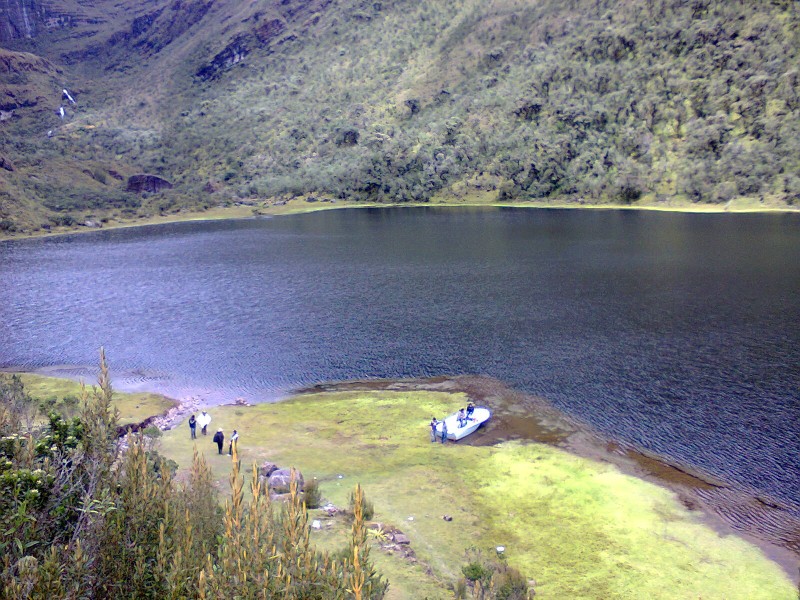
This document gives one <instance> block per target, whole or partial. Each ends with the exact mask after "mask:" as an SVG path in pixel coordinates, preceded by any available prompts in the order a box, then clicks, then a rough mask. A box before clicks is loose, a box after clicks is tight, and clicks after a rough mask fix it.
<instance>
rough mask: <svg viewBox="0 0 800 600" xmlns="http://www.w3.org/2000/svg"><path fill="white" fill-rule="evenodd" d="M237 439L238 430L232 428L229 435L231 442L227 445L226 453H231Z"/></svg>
mask: <svg viewBox="0 0 800 600" xmlns="http://www.w3.org/2000/svg"><path fill="white" fill-rule="evenodd" d="M238 441H239V432H238V431H236V430H235V429H234V430H233V435H231V443H230V445H229V446H228V454H229V455H232V454H233V447H234V446H235V445H236V442H238Z"/></svg>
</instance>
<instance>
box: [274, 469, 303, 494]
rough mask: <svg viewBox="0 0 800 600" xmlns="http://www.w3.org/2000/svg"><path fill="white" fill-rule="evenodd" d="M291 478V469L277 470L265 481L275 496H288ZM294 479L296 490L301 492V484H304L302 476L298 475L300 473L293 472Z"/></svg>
mask: <svg viewBox="0 0 800 600" xmlns="http://www.w3.org/2000/svg"><path fill="white" fill-rule="evenodd" d="M291 478H292V470H291V469H278V470H277V471H274V472H273V473H272V474H271V475H270V476H269V479H268V480H267V484H268V485H269V490H270V492H272V493H275V494H288V493H289V484H290V482H291ZM295 478H296V479H297V489H298V490H302V489H303V484H304V483H305V481H304V480H303V474H302V473H300V471H295Z"/></svg>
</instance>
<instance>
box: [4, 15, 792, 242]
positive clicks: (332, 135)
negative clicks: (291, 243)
mask: <svg viewBox="0 0 800 600" xmlns="http://www.w3.org/2000/svg"><path fill="white" fill-rule="evenodd" d="M18 1H19V0H18ZM63 4H64V7H63V9H64V12H65V13H68V14H70V15H72V16H71V19H72V20H71V21H70V20H69V19H66V17H63V16H62V17H60V18H61V19H62V20H61V21H55V23H56V25H52V23H53V21H52V19H53V18H54V17H53V16H52V15H48V13H47V11H46V10H44V9H43V11H42V15H43V16H42V17H41V18H42V19H44V20H45V21H46V20H47V19H48V18H49V19H50V21H48V22H50V23H51V25H50V26H49V27H45V26H41V27H39V29H38V30H37V31H38V33H37V36H36V37H34V38H32V39H24V40H13V41H11V42H9V44H8V45H9V46H10V47H11V49H12V50H15V51H30V52H34V53H36V54H38V55H40V56H42V57H45V58H47V59H48V60H49V61H50V63H51V64H53V65H55V67H54V68H56V69H59V73H58V76H57V77H55V79H54V80H53V82H52V84H51V85H50V87H51V88H52V94H53V96H52V97H50V98H48V99H47V101H44V100H42V101H41V102H40V103H39V106H38V108H37V107H31V106H23V105H22V104H20V103H14V102H12V101H8V102H6V103H5V104H4V106H0V108H2V109H3V110H4V111H6V112H11V113H13V115H12V116H11V117H10V118H8V119H5V120H3V121H2V122H0V128H2V130H3V144H2V148H0V155H1V156H3V157H5V158H6V159H7V161H9V162H10V163H11V164H13V166H14V170H13V171H8V170H2V169H0V177H2V180H1V181H0V183H2V187H0V223H2V227H3V228H4V229H6V230H10V229H29V230H31V229H36V228H38V227H41V226H42V225H55V224H59V223H61V224H67V225H69V224H72V223H73V222H77V223H81V222H83V221H85V220H87V219H100V220H102V219H104V218H124V217H128V218H135V217H139V216H152V215H158V214H167V213H171V212H175V211H179V210H186V209H189V208H207V207H211V206H218V205H225V204H231V203H245V204H258V203H261V202H263V201H265V200H267V199H275V198H286V197H292V196H295V195H300V194H305V195H308V194H311V195H318V196H321V197H323V198H332V199H348V200H355V201H373V202H374V201H378V202H396V201H401V202H403V201H415V202H425V201H428V200H430V199H431V198H447V199H453V200H461V201H469V200H470V199H471V198H473V197H475V196H476V195H482V196H486V195H489V196H490V197H492V198H496V199H498V200H501V201H530V200H539V201H543V202H559V203H563V202H576V203H578V202H580V203H593V204H596V203H600V204H602V203H615V204H619V203H622V204H631V205H674V204H682V205H693V204H694V205H705V204H719V205H726V204H727V203H729V202H736V203H741V202H743V201H744V202H746V203H748V204H749V205H751V206H764V207H767V206H784V207H785V206H792V205H793V204H794V203H796V202H798V201H800V176H798V172H800V142H799V141H798V134H800V112H799V111H800V94H798V92H797V89H799V88H800V81H798V78H800V74H799V73H800V70H799V69H800V60H799V59H798V49H799V48H800V39H799V37H800V33H799V32H800V27H799V26H800V9H798V5H797V3H795V2H789V1H785V2H780V1H775V2H761V1H751V2H748V1H738V2H712V1H710V0H698V1H696V2H691V3H687V2H682V1H679V0H626V1H625V2H610V1H594V0H591V1H590V0H574V1H572V2H566V3H565V2H556V1H555V0H542V1H540V2H530V1H527V0H493V1H485V0H481V1H478V0H448V1H446V2H445V1H444V0H432V1H430V2H425V3H419V2H412V1H411V0H384V1H380V2H365V1H361V0H313V1H311V2H301V1H300V0H288V1H283V2H278V1H277V0H273V1H270V2H261V3H245V2H241V1H240V0H223V1H219V2H213V3H212V2H208V1H203V0H185V1H184V0H152V1H150V2H147V3H136V4H131V3H126V5H125V6H122V5H120V4H116V5H114V6H113V7H112V3H111V2H108V1H104V2H98V3H95V4H96V5H97V6H95V8H94V9H92V10H99V8H101V7H100V6H99V5H100V4H102V5H105V4H108V5H109V11H107V12H106V13H105V14H107V15H110V16H109V17H106V18H100V17H98V16H96V15H95V16H92V15H86V14H83V16H81V14H82V13H81V14H79V13H80V10H88V9H85V8H83V9H82V8H81V7H80V5H77V4H75V3H72V4H75V6H72V5H70V6H67V4H69V3H67V2H63ZM48 10H55V9H53V8H51V9H48ZM87 24H90V25H91V27H90V26H89V25H87ZM13 77H16V78H18V79H20V78H21V79H25V78H30V77H32V74H31V73H30V72H27V71H26V72H15V73H13ZM51 79H52V78H51ZM55 80H58V85H55ZM2 85H3V82H2V81H0V87H2ZM61 85H63V86H68V87H70V88H71V89H74V91H75V96H76V100H77V102H78V103H77V105H75V106H73V105H71V104H70V105H67V107H66V108H67V116H66V118H65V120H64V121H61V120H60V119H59V117H58V116H57V114H56V113H55V112H54V108H57V107H58V103H59V95H60V86H61ZM47 102H49V103H50V106H48V108H47V112H44V111H43V108H42V107H43V106H44V105H45V104H47ZM49 130H52V132H53V133H52V134H51V136H50V137H48V136H47V135H46V133H47V131H49ZM142 172H145V173H150V174H153V175H157V176H160V177H163V178H165V179H167V180H169V181H170V182H171V183H173V184H174V187H173V188H172V189H170V190H164V191H160V192H157V193H148V192H127V191H125V187H126V180H127V178H128V177H129V176H130V175H132V174H135V173H142Z"/></svg>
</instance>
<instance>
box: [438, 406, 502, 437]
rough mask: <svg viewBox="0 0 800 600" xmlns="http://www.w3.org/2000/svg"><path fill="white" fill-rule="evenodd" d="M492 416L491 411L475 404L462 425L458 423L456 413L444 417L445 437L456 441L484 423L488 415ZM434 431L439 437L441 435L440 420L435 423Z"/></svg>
mask: <svg viewBox="0 0 800 600" xmlns="http://www.w3.org/2000/svg"><path fill="white" fill-rule="evenodd" d="M491 416H492V413H491V411H490V410H489V409H488V408H484V407H483V406H476V407H475V410H474V411H473V412H472V414H471V415H470V417H469V418H468V419H467V420H466V421H464V422H463V423H464V425H463V427H462V426H461V425H459V424H458V413H457V412H456V413H453V414H452V415H450V416H448V417H445V419H444V422H445V423H446V424H447V439H448V440H453V441H454V442H457V441H458V440H460V439H461V438H464V437H466V436H468V435H469V434H470V433H472V432H473V431H475V430H476V429H477V428H478V427H480V426H481V425H483V424H484V423H486V421H488V420H489V417H491ZM436 433H437V434H438V435H439V436H440V437H441V435H442V422H441V421H439V423H438V424H437V425H436Z"/></svg>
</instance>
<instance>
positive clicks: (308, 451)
mask: <svg viewBox="0 0 800 600" xmlns="http://www.w3.org/2000/svg"><path fill="white" fill-rule="evenodd" d="M465 402H466V397H465V396H463V395H462V394H451V393H443V392H386V391H381V392H366V391H365V392H337V393H318V394H309V395H304V396H298V397H294V398H292V399H289V400H287V401H284V402H281V403H278V404H262V405H257V406H252V407H244V406H227V407H220V408H216V409H213V410H212V411H211V415H212V418H213V421H212V424H211V427H210V430H212V431H216V429H217V428H218V427H221V428H223V429H224V431H225V433H226V436H229V435H230V433H231V431H232V430H233V429H234V428H235V429H237V430H238V431H239V433H240V436H241V437H240V444H239V450H240V458H241V460H242V464H243V466H248V467H249V466H250V465H252V464H253V463H257V464H260V463H261V462H263V461H265V460H269V461H272V462H275V463H278V464H280V465H282V466H289V465H291V466H295V467H297V468H298V469H300V470H301V471H302V472H303V474H304V476H305V477H306V478H307V479H308V478H310V477H317V478H318V479H319V480H320V487H321V490H322V493H323V495H324V497H325V498H326V499H328V500H330V501H331V502H333V503H334V504H335V505H336V506H339V507H343V506H347V503H348V496H349V493H350V491H351V490H352V488H353V486H354V485H355V484H356V483H361V484H362V485H363V486H364V488H365V491H366V494H367V497H368V498H369V499H370V500H371V501H373V502H374V504H375V511H376V512H375V517H374V520H375V521H379V522H381V523H384V524H387V525H391V526H394V527H397V528H399V529H401V530H402V531H403V532H404V533H405V534H406V535H407V536H408V537H409V538H410V540H411V548H413V550H414V552H415V554H416V560H409V559H408V558H403V557H401V556H400V555H399V554H392V555H390V554H388V553H384V552H382V551H380V550H377V549H376V550H375V551H374V552H373V556H374V558H375V560H376V564H377V566H378V568H379V569H380V570H381V571H382V572H383V573H384V574H385V575H386V577H387V578H388V579H389V581H390V583H391V587H390V596H389V597H391V598H424V597H429V598H451V597H452V592H450V591H449V590H448V586H449V585H450V584H452V583H453V582H454V581H455V580H456V579H457V578H458V577H460V576H461V572H460V569H461V566H462V565H464V563H465V558H464V553H465V549H467V548H468V547H471V546H474V547H477V548H480V549H483V550H484V551H487V552H491V553H493V552H494V550H493V549H494V548H495V547H496V546H497V545H503V546H505V547H506V558H507V560H508V562H509V564H510V565H512V566H514V567H517V568H518V569H520V571H521V572H522V573H523V574H524V575H525V576H526V577H528V578H530V579H533V580H535V581H536V593H537V598H558V599H562V598H597V599H604V600H606V599H612V598H632V599H633V598H636V599H638V598H665V599H666V598H669V599H675V598H704V599H709V598H726V599H736V598H741V599H748V600H751V599H758V598H763V599H769V600H777V599H782V598H785V599H792V600H794V599H796V598H797V589H796V588H795V586H794V584H793V583H792V582H791V581H790V579H789V578H788V577H787V576H786V574H785V573H784V572H783V571H782V570H781V569H780V568H779V566H778V565H777V564H775V563H773V562H771V561H770V560H768V559H767V558H766V557H765V556H764V555H763V554H762V552H761V551H760V550H759V549H757V548H756V547H755V546H753V545H751V544H749V543H747V542H745V541H744V540H742V539H740V538H738V537H734V536H721V535H720V534H719V533H717V532H716V531H714V530H713V529H712V528H710V527H709V526H707V525H704V524H703V523H702V522H701V518H700V516H699V515H698V514H697V513H692V512H689V511H688V510H687V509H685V508H684V507H683V506H682V505H681V504H680V503H679V502H678V501H677V500H676V498H675V497H674V495H673V494H672V493H671V492H670V491H668V490H666V489H664V488H662V487H658V486H655V485H652V484H650V483H647V482H644V481H641V480H638V479H636V478H633V477H629V476H626V475H623V474H622V473H620V472H619V471H618V470H617V469H616V468H615V467H613V466H611V465H609V464H605V463H598V462H593V461H590V460H587V459H583V458H579V457H576V456H574V455H571V454H568V453H566V452H564V451H561V450H559V449H556V448H553V447H550V446H546V445H542V444H535V443H521V442H506V443H502V444H499V445H496V446H486V447H476V446H470V445H467V444H466V443H464V442H462V443H459V444H453V443H448V444H446V445H444V446H443V445H441V444H438V443H437V444H431V443H430V441H429V433H428V428H427V423H428V421H429V419H430V417H431V415H437V416H440V417H441V416H443V415H444V414H446V413H448V412H451V411H452V410H453V409H454V408H456V407H458V406H459V405H463V404H464V403H465ZM157 444H158V446H159V449H160V451H161V452H163V453H164V454H165V455H166V456H167V457H168V458H171V459H173V460H175V461H176V462H177V463H178V464H179V465H180V466H181V467H182V468H186V467H188V466H189V465H190V463H191V456H192V452H193V449H194V446H195V442H193V441H191V440H190V436H189V428H188V426H187V424H186V422H185V421H184V422H182V423H181V424H180V425H179V426H178V427H176V428H175V429H173V430H172V431H168V432H165V433H164V435H163V436H162V437H161V438H160V439H159V440H158V442H157ZM226 444H227V442H226ZM196 445H197V448H198V449H199V450H200V451H201V452H202V453H203V454H204V455H205V457H206V459H207V460H208V461H209V463H210V464H211V465H212V467H213V470H214V475H215V478H216V479H217V481H218V484H219V486H220V489H221V490H223V491H227V489H228V475H229V472H230V466H231V459H230V457H228V456H225V455H222V456H219V455H218V454H217V450H216V446H214V445H213V444H212V442H211V436H210V435H209V436H208V437H205V438H204V437H202V436H201V437H200V438H199V439H198V440H197V442H196ZM444 515H450V516H452V521H445V520H444V519H443V518H442V517H443V516H444ZM312 518H313V515H312ZM345 528H346V525H345V524H344V523H339V524H336V525H334V526H333V527H332V528H330V529H325V530H323V531H322V532H315V538H314V539H315V541H316V542H317V543H319V544H320V545H323V546H335V545H336V544H337V543H339V542H337V536H339V535H340V534H341V540H344V530H345Z"/></svg>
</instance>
